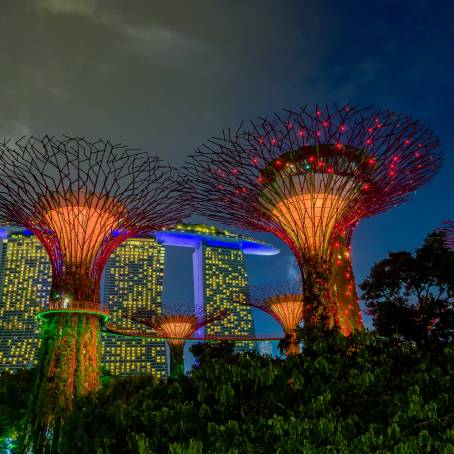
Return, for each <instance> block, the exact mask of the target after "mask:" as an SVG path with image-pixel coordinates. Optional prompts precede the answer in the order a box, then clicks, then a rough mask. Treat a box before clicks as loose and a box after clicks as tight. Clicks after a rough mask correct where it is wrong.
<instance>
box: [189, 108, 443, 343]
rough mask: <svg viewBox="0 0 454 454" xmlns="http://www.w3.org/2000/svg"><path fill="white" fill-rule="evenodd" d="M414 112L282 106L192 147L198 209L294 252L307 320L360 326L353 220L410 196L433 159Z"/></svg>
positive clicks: (433, 142) (437, 159) (428, 134)
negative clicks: (270, 237) (352, 250)
mask: <svg viewBox="0 0 454 454" xmlns="http://www.w3.org/2000/svg"><path fill="white" fill-rule="evenodd" d="M437 147H438V139H437V138H436V137H435V136H434V134H433V133H432V131H431V130H430V129H429V128H427V127H425V126H424V125H422V124H421V123H420V122H419V121H417V120H414V119H413V118H411V117H409V116H407V115H403V114H398V113H394V112H390V111H380V110H377V109H375V108H372V107H367V108H360V107H351V106H343V107H338V106H325V107H317V106H316V107H314V108H308V107H303V108H301V109H300V110H298V111H290V110H287V111H283V112H282V113H280V114H275V115H274V116H272V117H266V118H261V119H259V120H258V121H256V122H251V123H250V124H249V126H242V127H240V128H238V129H236V130H234V129H229V130H228V131H226V132H224V133H223V134H222V135H220V136H219V137H214V138H212V139H211V140H210V141H208V142H207V143H206V144H205V145H203V146H202V147H200V148H198V149H197V150H196V152H195V153H194V155H193V156H192V157H191V158H190V160H189V161H188V163H187V165H186V173H187V175H188V176H189V179H190V180H191V192H192V193H193V194H194V196H195V198H196V200H197V205H196V211H197V212H198V213H199V214H202V215H205V216H207V217H208V218H211V219H214V220H217V221H219V222H222V223H224V224H226V225H231V226H236V227H238V228H241V229H249V230H256V231H265V232H270V233H273V234H275V235H276V236H278V237H279V238H280V239H281V240H282V241H284V242H285V243H286V244H287V245H288V246H289V248H290V249H291V250H292V251H293V253H294V255H295V257H296V260H297V262H298V265H299V268H300V270H301V275H302V279H303V285H304V288H303V292H304V313H305V314H304V321H305V324H306V325H307V326H315V325H319V324H323V325H325V326H328V327H333V326H335V325H337V326H339V327H340V329H341V330H342V332H343V333H344V334H349V333H350V332H351V331H353V330H355V329H361V327H362V320H361V312H360V308H359V303H358V297H357V294H356V288H355V283H354V277H353V270H352V266H351V258H350V242H351V238H352V234H353V231H354V229H355V227H356V225H357V224H358V222H359V221H360V220H361V219H363V218H366V217H369V216H373V215H375V214H377V213H379V212H382V211H385V210H387V209H389V208H392V207H394V206H396V205H399V204H401V203H403V202H405V200H406V199H407V198H408V196H409V195H411V194H412V193H413V192H414V191H415V190H416V189H417V188H418V187H419V186H421V185H422V184H423V183H425V182H427V181H428V180H430V179H431V177H432V176H433V175H434V174H435V173H436V171H437V170H438V168H439V167H440V164H441V154H440V153H439V152H438V151H437V150H436V148H437Z"/></svg>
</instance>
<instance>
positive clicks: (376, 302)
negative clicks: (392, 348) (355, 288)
mask: <svg viewBox="0 0 454 454" xmlns="http://www.w3.org/2000/svg"><path fill="white" fill-rule="evenodd" d="M443 235H444V234H443V233H442V232H434V233H431V234H430V235H428V236H427V238H426V239H425V240H424V243H423V245H422V246H421V247H420V248H419V249H417V250H416V252H415V253H414V254H412V253H410V252H406V251H401V252H391V253H390V254H389V255H388V257H387V258H385V259H384V260H381V261H380V262H378V263H376V264H375V265H374V266H373V268H372V270H371V273H370V275H369V276H368V277H367V278H366V280H365V281H364V282H363V283H362V284H361V286H360V287H361V289H362V290H363V294H362V299H363V300H364V301H365V302H366V305H367V307H368V308H369V312H370V314H371V315H372V317H373V321H374V326H375V328H376V330H377V332H378V333H379V334H381V335H383V336H395V337H397V338H400V339H404V340H408V341H413V342H416V343H417V344H418V345H420V346H423V345H424V346H429V345H431V346H436V345H439V344H447V343H448V342H452V340H453V336H454V252H453V251H450V250H449V249H447V248H446V246H445V244H444V237H443Z"/></svg>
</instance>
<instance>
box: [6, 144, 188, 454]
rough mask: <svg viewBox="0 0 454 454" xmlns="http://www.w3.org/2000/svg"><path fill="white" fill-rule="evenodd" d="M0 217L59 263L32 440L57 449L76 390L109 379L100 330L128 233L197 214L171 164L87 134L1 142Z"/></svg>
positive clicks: (47, 319) (81, 391) (45, 335)
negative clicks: (106, 289)
mask: <svg viewBox="0 0 454 454" xmlns="http://www.w3.org/2000/svg"><path fill="white" fill-rule="evenodd" d="M0 163H1V165H0V222H2V223H5V224H10V225H18V226H22V227H25V228H26V229H28V230H30V231H31V232H33V233H34V234H35V235H36V237H37V238H38V239H39V241H40V242H41V244H42V245H43V246H44V248H45V249H46V251H47V253H48V255H49V258H50V261H51V264H52V290H51V295H50V302H49V307H48V308H47V310H46V311H44V312H43V313H41V314H40V317H41V318H42V319H45V323H44V327H43V341H42V344H41V345H42V346H41V350H40V361H39V365H38V373H37V383H36V387H35V398H36V400H35V405H34V406H33V410H32V414H31V415H30V421H31V423H30V424H31V426H30V427H31V433H32V435H31V438H32V440H31V442H30V443H31V445H32V446H33V449H34V451H36V452H41V451H42V450H45V449H47V447H48V446H52V449H54V447H55V446H56V444H57V443H58V439H59V430H60V424H61V419H62V417H63V416H64V415H65V413H66V412H67V411H68V409H69V408H70V407H71V403H72V399H73V397H74V396H76V395H84V394H86V393H88V392H90V391H93V390H95V389H97V388H98V387H99V386H100V357H99V356H100V349H99V331H100V324H101V319H102V318H106V317H107V315H108V314H107V311H106V309H105V308H104V307H103V306H102V305H101V302H100V279H101V275H102V271H103V268H104V266H105V264H106V262H107V260H108V258H109V256H110V255H111V253H112V251H113V250H114V249H115V248H116V247H117V246H118V245H120V244H121V243H122V242H124V241H126V240H127V239H128V238H130V237H132V236H135V235H139V234H141V233H143V232H148V231H154V230H157V229H160V228H164V227H170V226H172V225H174V224H175V223H176V222H178V221H180V220H181V219H182V217H184V216H185V215H187V214H189V210H190V204H189V203H187V198H186V196H185V195H184V194H183V193H182V192H181V191H179V187H180V185H181V183H182V182H181V181H180V178H179V177H178V175H177V173H176V171H175V170H174V169H173V168H171V167H170V166H168V165H166V164H163V163H162V162H161V161H160V160H159V159H158V158H156V157H151V156H149V155H148V154H147V153H146V152H142V151H138V150H133V149H130V148H127V147H126V146H123V145H114V144H111V143H110V142H108V141H103V140H99V141H96V142H90V141H88V140H86V139H84V138H70V137H63V138H54V137H49V136H44V137H43V138H36V137H31V138H29V139H21V140H20V141H18V142H16V143H15V144H10V142H9V141H6V142H4V143H2V144H0Z"/></svg>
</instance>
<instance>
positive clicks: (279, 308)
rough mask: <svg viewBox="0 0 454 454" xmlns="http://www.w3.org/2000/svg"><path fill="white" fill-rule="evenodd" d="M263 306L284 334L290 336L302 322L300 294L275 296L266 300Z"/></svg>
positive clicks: (302, 306) (301, 298) (301, 299)
mask: <svg viewBox="0 0 454 454" xmlns="http://www.w3.org/2000/svg"><path fill="white" fill-rule="evenodd" d="M265 306H266V308H267V309H268V312H270V313H271V314H272V315H273V316H274V318H275V319H276V320H278V321H279V323H280V324H281V326H282V328H283V330H284V332H285V333H286V334H291V333H292V332H293V331H294V330H295V329H296V328H297V327H298V326H299V324H300V323H301V322H302V321H303V315H304V311H303V309H304V304H303V296H302V295H301V294H292V295H276V296H273V297H271V298H268V299H267V300H266V301H265Z"/></svg>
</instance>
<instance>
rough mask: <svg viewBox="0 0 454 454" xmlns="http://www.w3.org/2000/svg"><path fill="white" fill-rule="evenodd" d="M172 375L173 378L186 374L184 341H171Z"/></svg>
mask: <svg viewBox="0 0 454 454" xmlns="http://www.w3.org/2000/svg"><path fill="white" fill-rule="evenodd" d="M169 353H170V376H171V377H172V378H176V377H179V376H181V375H184V343H183V342H177V343H175V342H169Z"/></svg>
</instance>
